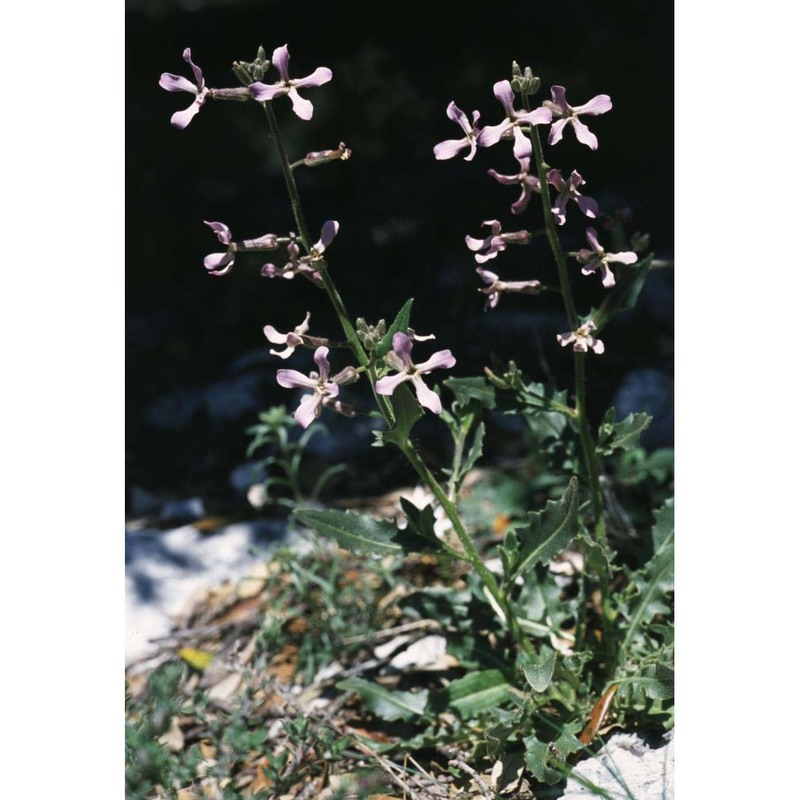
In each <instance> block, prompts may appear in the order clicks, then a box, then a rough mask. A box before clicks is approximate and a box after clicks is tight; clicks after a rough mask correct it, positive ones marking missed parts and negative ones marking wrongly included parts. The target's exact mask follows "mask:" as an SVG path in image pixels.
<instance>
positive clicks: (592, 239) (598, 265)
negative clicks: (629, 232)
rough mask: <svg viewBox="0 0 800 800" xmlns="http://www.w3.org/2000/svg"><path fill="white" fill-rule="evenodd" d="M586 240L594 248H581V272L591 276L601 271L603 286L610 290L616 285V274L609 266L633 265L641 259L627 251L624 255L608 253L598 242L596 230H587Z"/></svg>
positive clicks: (579, 253) (578, 256) (579, 261)
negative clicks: (615, 264) (616, 264)
mask: <svg viewBox="0 0 800 800" xmlns="http://www.w3.org/2000/svg"><path fill="white" fill-rule="evenodd" d="M586 239H587V240H588V242H589V244H590V245H591V246H592V249H591V250H588V249H587V248H585V247H584V248H581V249H580V250H578V254H577V256H576V257H577V259H578V263H580V264H583V268H582V269H581V272H582V273H583V274H584V275H591V274H592V273H593V272H594V271H595V270H597V269H599V270H600V277H601V278H602V280H603V286H605V287H606V289H610V288H611V287H612V286H613V285H614V273H613V272H612V271H611V270H610V269H609V266H608V265H609V264H612V263H618V264H633V263H634V262H635V261H636V260H637V259H638V258H639V257H638V256H637V255H636V253H633V252H630V251H626V252H623V253H606V251H605V250H603V248H602V247H601V246H600V242H598V241H597V231H596V230H595V229H594V228H587V229H586Z"/></svg>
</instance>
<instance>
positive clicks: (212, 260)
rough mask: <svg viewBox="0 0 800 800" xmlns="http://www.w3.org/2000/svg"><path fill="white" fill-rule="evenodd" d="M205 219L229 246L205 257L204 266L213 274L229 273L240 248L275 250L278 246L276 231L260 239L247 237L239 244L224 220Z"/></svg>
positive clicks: (223, 242)
mask: <svg viewBox="0 0 800 800" xmlns="http://www.w3.org/2000/svg"><path fill="white" fill-rule="evenodd" d="M203 221H204V222H205V224H206V225H208V227H209V228H211V230H212V231H214V233H215V234H216V235H217V239H219V241H220V242H222V244H224V245H227V246H228V249H227V251H226V252H224V253H210V254H209V255H207V256H206V257H205V258H204V259H203V266H205V268H206V269H207V270H208V271H209V274H211V275H227V274H228V273H229V272H230V271H231V269H232V268H233V261H234V259H235V258H236V253H237V252H238V251H239V250H275V249H276V248H277V247H278V237H277V236H276V235H275V234H274V233H267V234H265V235H264V236H259V237H258V239H245V240H244V241H243V242H241V243H240V244H237V243H236V242H234V241H233V237H232V235H231V229H230V228H229V227H228V226H227V225H225V224H224V223H223V222H207V221H206V220H203Z"/></svg>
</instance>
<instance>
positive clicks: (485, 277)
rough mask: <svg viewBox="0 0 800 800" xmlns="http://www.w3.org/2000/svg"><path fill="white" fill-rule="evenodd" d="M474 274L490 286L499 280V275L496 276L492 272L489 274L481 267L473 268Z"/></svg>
mask: <svg viewBox="0 0 800 800" xmlns="http://www.w3.org/2000/svg"><path fill="white" fill-rule="evenodd" d="M475 272H477V273H478V275H480V276H481V279H482V280H483V282H484V283H487V284H489V285H490V286H491V285H492V284H493V283H497V281H499V280H500V276H499V275H496V274H495V273H494V272H489V270H488V269H484V268H483V267H475Z"/></svg>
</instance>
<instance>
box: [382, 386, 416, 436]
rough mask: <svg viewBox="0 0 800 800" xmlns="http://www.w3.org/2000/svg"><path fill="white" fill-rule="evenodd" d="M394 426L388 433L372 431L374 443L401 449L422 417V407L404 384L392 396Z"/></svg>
mask: <svg viewBox="0 0 800 800" xmlns="http://www.w3.org/2000/svg"><path fill="white" fill-rule="evenodd" d="M392 407H393V408H394V415H395V426H394V428H392V429H391V430H389V431H374V435H375V440H376V441H375V442H374V444H376V445H377V446H379V447H382V446H383V445H384V444H386V443H387V442H391V443H392V444H396V445H397V446H398V447H400V448H402V447H403V446H404V445H405V443H406V442H407V441H408V437H409V435H410V434H411V429H412V428H413V427H414V425H415V424H416V422H417V420H418V419H419V418H420V417H421V416H422V407H421V406H420V404H419V403H418V402H417V399H416V397H414V395H413V394H411V390H410V389H409V388H408V386H407V385H406V384H405V383H401V384H400V385H399V386H398V387H397V388H396V389H395V390H394V393H393V394H392Z"/></svg>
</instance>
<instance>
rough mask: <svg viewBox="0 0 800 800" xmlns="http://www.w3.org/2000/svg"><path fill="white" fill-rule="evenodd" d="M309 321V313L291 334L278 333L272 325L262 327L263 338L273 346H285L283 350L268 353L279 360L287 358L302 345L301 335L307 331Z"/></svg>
mask: <svg viewBox="0 0 800 800" xmlns="http://www.w3.org/2000/svg"><path fill="white" fill-rule="evenodd" d="M310 319H311V312H309V311H307V312H306V318H305V319H304V320H303V321H302V322H301V323H300V324H299V325H298V326H297V327H296V328H295V329H294V330H293V331H292V332H291V333H278V331H276V330H275V328H273V327H272V325H265V326H264V336H266V337H267V339H269V340H270V341H271V342H272V343H273V344H285V345H286V349H285V350H280V351H279V350H272V349H270V351H269V352H270V353H271V354H272V355H273V356H278V357H279V358H289V356H290V355H291V354H292V353H294V351H295V350H296V349H297V348H298V347H299V346H300V345H301V344H303V334H304V333H306V332H307V331H308V328H309V323H308V321H309V320H310Z"/></svg>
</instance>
